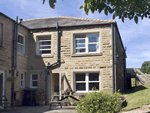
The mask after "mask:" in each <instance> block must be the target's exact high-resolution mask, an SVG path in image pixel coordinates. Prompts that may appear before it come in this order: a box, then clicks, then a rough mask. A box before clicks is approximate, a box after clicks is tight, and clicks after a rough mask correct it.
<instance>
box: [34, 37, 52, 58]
mask: <svg viewBox="0 0 150 113" xmlns="http://www.w3.org/2000/svg"><path fill="white" fill-rule="evenodd" d="M37 54H38V55H42V54H44V55H50V54H51V36H49V35H48V36H47V35H46V36H38V37H37Z"/></svg>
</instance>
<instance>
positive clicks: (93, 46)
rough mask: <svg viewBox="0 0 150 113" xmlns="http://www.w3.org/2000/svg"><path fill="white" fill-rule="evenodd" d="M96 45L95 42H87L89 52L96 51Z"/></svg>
mask: <svg viewBox="0 0 150 113" xmlns="http://www.w3.org/2000/svg"><path fill="white" fill-rule="evenodd" d="M96 50H97V47H96V44H89V52H96Z"/></svg>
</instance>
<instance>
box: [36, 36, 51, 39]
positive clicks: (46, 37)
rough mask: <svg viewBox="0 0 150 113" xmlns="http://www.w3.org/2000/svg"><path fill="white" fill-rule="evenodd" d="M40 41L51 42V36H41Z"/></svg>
mask: <svg viewBox="0 0 150 113" xmlns="http://www.w3.org/2000/svg"><path fill="white" fill-rule="evenodd" d="M38 39H39V40H51V36H40V37H39V38H38Z"/></svg>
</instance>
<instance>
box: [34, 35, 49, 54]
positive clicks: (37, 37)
mask: <svg viewBox="0 0 150 113" xmlns="http://www.w3.org/2000/svg"><path fill="white" fill-rule="evenodd" d="M42 36H50V37H51V40H42V41H39V37H42ZM36 40H37V55H51V54H52V49H51V48H52V36H51V35H40V36H36ZM43 41H50V42H51V44H50V45H42V46H50V47H51V48H50V49H39V42H43ZM40 50H51V53H50V54H40V53H39V51H40Z"/></svg>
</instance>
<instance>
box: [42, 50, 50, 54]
mask: <svg viewBox="0 0 150 113" xmlns="http://www.w3.org/2000/svg"><path fill="white" fill-rule="evenodd" d="M39 54H51V50H41V51H40V52H39Z"/></svg>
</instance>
